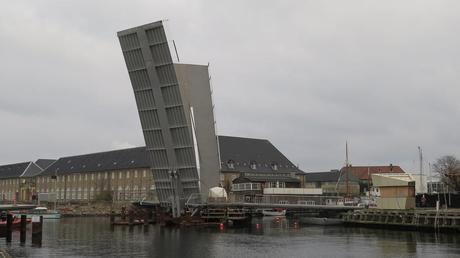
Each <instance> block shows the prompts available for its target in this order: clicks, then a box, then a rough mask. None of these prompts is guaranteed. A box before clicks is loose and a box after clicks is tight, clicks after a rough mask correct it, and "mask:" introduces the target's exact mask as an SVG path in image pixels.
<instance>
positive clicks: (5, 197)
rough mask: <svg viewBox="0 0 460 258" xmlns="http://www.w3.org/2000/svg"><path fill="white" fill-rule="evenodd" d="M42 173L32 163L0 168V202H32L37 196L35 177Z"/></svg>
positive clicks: (40, 169)
mask: <svg viewBox="0 0 460 258" xmlns="http://www.w3.org/2000/svg"><path fill="white" fill-rule="evenodd" d="M42 171H43V170H42V168H41V167H39V166H37V165H36V164H35V163H34V162H32V161H29V162H22V163H16V164H8V165H3V166H0V201H1V202H16V201H17V202H30V201H33V200H34V199H35V197H36V195H37V191H36V175H38V174H39V173H41V172H42Z"/></svg>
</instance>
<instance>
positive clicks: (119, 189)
mask: <svg viewBox="0 0 460 258" xmlns="http://www.w3.org/2000/svg"><path fill="white" fill-rule="evenodd" d="M108 188H109V187H106V186H104V187H103V188H102V190H104V191H105V190H108ZM146 189H147V188H146V187H142V188H141V187H138V186H134V187H133V191H138V190H142V191H145V190H146ZM82 190H83V192H88V191H89V192H94V191H96V192H97V191H99V190H100V189H98V188H94V187H91V188H81V187H78V188H76V187H74V188H67V189H64V188H58V189H57V192H58V193H60V192H64V191H82ZM110 190H112V191H115V190H118V191H129V190H130V187H129V186H126V187H124V188H123V187H121V186H119V187H118V188H117V187H113V186H112V187H110ZM37 192H39V193H48V192H54V188H45V189H41V190H40V189H37Z"/></svg>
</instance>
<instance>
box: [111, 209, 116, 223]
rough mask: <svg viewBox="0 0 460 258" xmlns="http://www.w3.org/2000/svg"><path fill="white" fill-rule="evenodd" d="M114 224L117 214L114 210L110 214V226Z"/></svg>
mask: <svg viewBox="0 0 460 258" xmlns="http://www.w3.org/2000/svg"><path fill="white" fill-rule="evenodd" d="M114 222H115V212H114V211H113V210H112V211H111V212H110V225H113V223H114Z"/></svg>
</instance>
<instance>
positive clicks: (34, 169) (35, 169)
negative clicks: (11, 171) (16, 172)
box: [21, 162, 43, 177]
mask: <svg viewBox="0 0 460 258" xmlns="http://www.w3.org/2000/svg"><path fill="white" fill-rule="evenodd" d="M42 172H43V169H42V168H41V167H39V166H37V164H35V163H34V162H30V166H28V167H27V169H26V171H24V173H23V174H22V175H21V177H34V176H37V175H39V174H40V173H42Z"/></svg>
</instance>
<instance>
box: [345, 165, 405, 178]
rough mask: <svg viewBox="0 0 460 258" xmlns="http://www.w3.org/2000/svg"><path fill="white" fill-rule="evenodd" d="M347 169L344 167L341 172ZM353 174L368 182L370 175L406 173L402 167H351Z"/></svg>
mask: <svg viewBox="0 0 460 258" xmlns="http://www.w3.org/2000/svg"><path fill="white" fill-rule="evenodd" d="M345 169H346V167H342V169H341V171H343V170H345ZM349 169H350V171H351V173H352V174H353V175H354V176H355V177H357V178H359V179H360V180H368V179H369V175H370V174H377V173H406V172H404V170H403V169H402V168H401V167H400V166H351V167H350V168H349Z"/></svg>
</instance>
